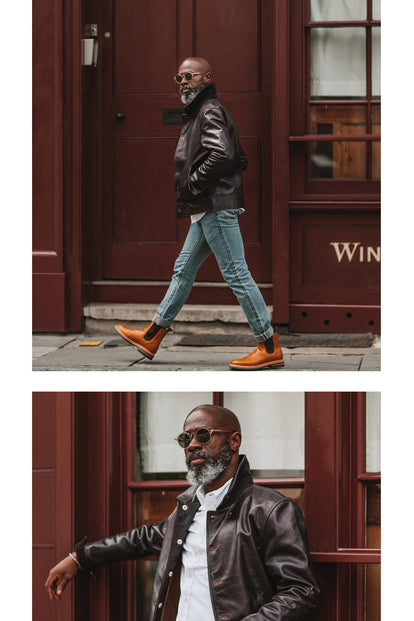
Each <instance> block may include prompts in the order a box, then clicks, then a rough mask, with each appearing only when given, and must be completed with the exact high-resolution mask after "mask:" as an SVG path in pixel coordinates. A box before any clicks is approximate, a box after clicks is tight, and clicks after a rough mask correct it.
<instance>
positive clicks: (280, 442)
mask: <svg viewBox="0 0 414 621" xmlns="http://www.w3.org/2000/svg"><path fill="white" fill-rule="evenodd" d="M224 405H225V407H228V408H229V409H230V410H232V411H233V412H234V413H235V414H236V415H237V417H238V418H239V420H240V424H241V428H242V445H241V452H242V453H244V454H246V455H247V458H248V460H249V462H250V467H251V468H252V470H304V467H305V466H304V420H305V414H304V412H305V402H304V394H303V393H301V392H295V393H292V392H280V393H274V392H261V393H258V392H226V393H224Z"/></svg>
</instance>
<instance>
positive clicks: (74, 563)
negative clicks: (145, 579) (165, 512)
mask: <svg viewBox="0 0 414 621" xmlns="http://www.w3.org/2000/svg"><path fill="white" fill-rule="evenodd" d="M166 527H167V520H164V521H163V522H160V523H159V524H151V525H145V526H141V527H140V528H134V529H132V530H130V531H127V532H125V533H121V534H119V535H114V536H113V537H106V538H105V539H101V540H99V541H95V542H93V543H86V542H85V541H82V542H80V543H78V544H76V547H75V552H73V553H72V554H71V555H69V556H67V557H65V558H64V559H63V560H62V561H60V562H59V563H58V564H57V565H55V567H53V568H52V569H51V570H50V572H49V576H48V578H47V580H46V584H45V587H46V591H47V593H48V595H49V599H51V600H52V599H56V600H59V599H60V598H61V596H62V593H63V591H64V590H65V588H66V586H67V584H68V583H69V582H70V581H71V580H72V578H74V577H75V576H76V574H77V573H78V571H79V570H80V569H81V570H83V571H87V572H89V573H93V572H94V570H95V568H96V567H98V566H99V565H105V564H108V563H115V562H117V561H124V560H131V559H134V558H140V557H143V556H148V555H151V554H155V555H157V556H158V555H159V554H160V551H161V547H162V542H163V540H164V535H165V530H166Z"/></svg>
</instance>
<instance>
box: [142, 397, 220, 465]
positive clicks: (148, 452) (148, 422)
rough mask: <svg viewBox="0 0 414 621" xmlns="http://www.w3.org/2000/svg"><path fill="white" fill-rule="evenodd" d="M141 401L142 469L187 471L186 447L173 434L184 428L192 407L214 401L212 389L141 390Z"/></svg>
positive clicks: (175, 434)
mask: <svg viewBox="0 0 414 621" xmlns="http://www.w3.org/2000/svg"><path fill="white" fill-rule="evenodd" d="M140 403H141V415H140V417H139V423H140V437H141V458H142V464H141V467H142V470H143V472H145V473H148V474H150V473H151V474H153V473H157V472H185V471H186V465H185V460H184V451H183V449H182V448H180V447H179V446H178V444H177V442H175V440H174V438H176V437H177V436H178V434H179V433H181V431H182V430H183V423H184V419H185V417H186V416H187V414H188V413H189V412H191V410H192V409H193V408H195V407H196V406H197V405H201V404H202V403H212V393H211V392H147V393H145V392H142V393H141V396H140Z"/></svg>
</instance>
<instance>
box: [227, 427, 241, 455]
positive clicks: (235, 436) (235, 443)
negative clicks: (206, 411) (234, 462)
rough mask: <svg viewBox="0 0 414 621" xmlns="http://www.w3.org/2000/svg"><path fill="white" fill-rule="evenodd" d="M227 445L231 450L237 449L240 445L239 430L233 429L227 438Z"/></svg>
mask: <svg viewBox="0 0 414 621" xmlns="http://www.w3.org/2000/svg"><path fill="white" fill-rule="evenodd" d="M229 445H230V449H231V450H232V451H238V450H239V448H240V445H241V433H240V431H235V432H234V433H232V434H231V436H230V438H229Z"/></svg>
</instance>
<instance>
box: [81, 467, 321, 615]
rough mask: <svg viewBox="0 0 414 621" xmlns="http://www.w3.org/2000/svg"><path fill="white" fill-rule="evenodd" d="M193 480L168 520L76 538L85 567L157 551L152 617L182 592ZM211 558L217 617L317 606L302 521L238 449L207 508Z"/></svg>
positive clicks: (172, 610)
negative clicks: (222, 492) (231, 473)
mask: <svg viewBox="0 0 414 621" xmlns="http://www.w3.org/2000/svg"><path fill="white" fill-rule="evenodd" d="M195 492H196V488H195V487H191V488H190V489H188V490H187V491H185V492H184V493H183V494H181V495H180V496H178V499H177V500H178V503H177V507H176V508H175V510H174V511H173V512H172V514H171V515H170V516H169V517H168V518H167V519H166V520H164V521H163V522H160V523H159V524H153V525H148V526H142V527H140V528H134V529H133V530H130V531H128V532H126V533H123V534H120V535H116V536H114V537H109V538H107V539H102V540H100V541H97V542H95V543H86V544H85V542H82V543H81V544H77V546H76V552H77V554H78V557H79V561H80V563H81V565H82V567H83V568H84V569H86V570H89V571H93V569H94V568H95V567H96V566H98V565H102V564H105V563H111V562H115V561H121V560H126V559H134V558H139V557H142V556H146V555H149V554H156V555H159V563H158V569H157V574H156V577H155V581H154V594H153V613H152V617H151V618H152V621H167V620H168V621H173V620H175V618H176V612H177V603H178V597H179V580H180V567H181V553H182V548H183V542H184V541H185V539H186V536H187V531H188V528H189V526H190V524H191V522H192V521H193V517H194V514H195V512H196V511H197V509H198V507H199V506H200V503H199V501H198V499H197V496H196V493H195ZM206 537H207V562H208V573H209V581H210V593H211V601H212V605H213V610H214V617H215V619H216V621H241V620H242V619H244V620H249V621H268V620H272V621H282V620H283V621H293V620H295V621H298V620H299V619H304V618H305V617H306V615H307V613H308V612H309V611H310V610H311V609H312V608H314V607H315V606H316V604H317V602H318V599H319V588H318V585H317V583H316V581H315V578H314V575H313V571H312V568H311V564H310V560H309V554H308V547H307V539H306V531H305V523H304V520H303V517H302V514H301V512H300V511H299V509H298V507H297V506H296V505H295V504H294V503H293V502H291V501H290V500H288V499H287V498H286V497H285V496H283V495H282V494H279V493H278V492H275V491H274V490H271V489H267V488H264V487H260V486H258V485H254V484H253V480H252V477H251V474H250V469H249V464H248V461H247V459H246V457H245V456H241V457H240V463H239V468H238V470H237V473H236V475H235V477H234V479H233V481H232V484H231V486H230V489H229V491H228V493H227V495H226V496H225V497H224V499H223V501H222V502H221V504H220V505H219V506H218V507H217V510H216V511H209V512H208V513H207V535H206Z"/></svg>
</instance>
